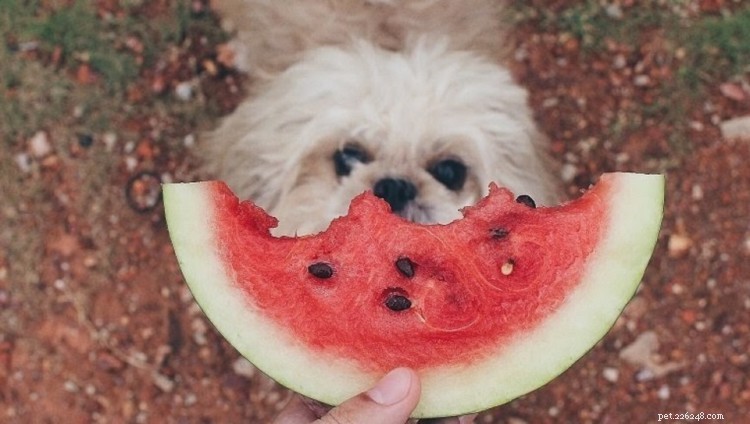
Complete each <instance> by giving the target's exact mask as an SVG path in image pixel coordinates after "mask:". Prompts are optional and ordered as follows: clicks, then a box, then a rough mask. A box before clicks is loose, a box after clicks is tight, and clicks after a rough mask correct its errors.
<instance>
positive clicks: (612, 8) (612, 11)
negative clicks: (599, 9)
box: [604, 3, 625, 19]
mask: <svg viewBox="0 0 750 424" xmlns="http://www.w3.org/2000/svg"><path fill="white" fill-rule="evenodd" d="M604 11H605V12H606V13H607V16H609V17H610V18H612V19H622V18H623V16H624V15H625V14H624V13H622V7H620V5H619V4H617V3H613V4H610V5H608V6H607V7H606V8H605V10H604Z"/></svg>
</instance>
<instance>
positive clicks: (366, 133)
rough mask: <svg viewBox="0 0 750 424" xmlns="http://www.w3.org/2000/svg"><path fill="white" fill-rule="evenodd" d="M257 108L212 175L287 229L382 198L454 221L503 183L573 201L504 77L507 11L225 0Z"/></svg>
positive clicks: (439, 1) (372, 1)
mask: <svg viewBox="0 0 750 424" xmlns="http://www.w3.org/2000/svg"><path fill="white" fill-rule="evenodd" d="M212 6H213V7H214V8H215V10H217V11H218V13H219V15H220V16H221V17H222V18H223V20H224V22H225V23H226V24H227V25H228V27H227V28H228V29H230V30H231V31H233V32H234V34H235V38H234V40H233V41H232V42H231V46H232V50H233V52H234V60H235V65H236V67H237V68H239V69H240V70H242V71H244V72H246V73H247V74H248V75H249V76H250V81H251V82H252V83H251V88H250V89H249V94H248V97H247V99H246V100H245V101H244V102H242V103H241V104H240V105H239V106H238V107H237V109H236V110H235V111H234V112H232V113H231V114H230V115H228V116H227V117H226V118H225V119H223V121H222V122H221V123H220V124H219V125H218V127H217V128H216V129H215V130H213V131H210V132H209V133H208V134H206V135H205V137H203V140H202V142H201V147H200V153H199V155H200V156H201V157H200V160H201V161H202V162H203V164H204V171H205V172H206V173H208V174H210V175H212V176H214V177H216V178H219V179H222V180H224V181H226V182H227V183H228V184H229V186H230V187H231V188H232V189H233V190H234V191H235V192H236V193H237V194H238V195H239V196H240V197H241V198H246V199H251V200H253V201H254V202H255V203H256V204H258V205H259V206H261V207H263V208H264V209H265V210H266V211H268V212H269V213H270V214H271V215H273V216H275V217H277V218H278V219H279V226H278V227H277V228H276V229H275V230H274V233H275V234H276V235H295V234H296V235H303V234H311V233H315V232H318V231H321V230H323V229H325V228H326V227H327V226H328V224H329V223H330V222H331V220H333V219H334V218H336V217H338V216H341V215H344V214H346V212H347V209H348V206H349V203H350V201H351V200H352V198H353V197H354V196H356V195H358V194H360V193H362V192H363V191H366V190H371V191H372V192H373V193H374V194H375V195H377V196H378V197H381V198H383V199H384V200H385V201H387V202H388V203H389V204H390V205H391V209H392V211H393V212H394V213H397V214H399V215H400V216H402V217H404V218H406V219H408V220H411V221H414V222H418V223H447V222H450V221H452V220H455V219H457V218H460V217H461V213H460V210H461V208H463V207H465V206H467V205H471V204H474V203H476V202H477V201H478V200H479V199H480V198H481V197H482V196H484V195H486V194H487V191H488V187H489V184H490V183H491V182H495V183H497V184H498V185H500V186H504V187H507V188H509V189H510V190H511V191H513V192H514V193H516V194H527V195H529V196H531V197H532V198H533V199H534V200H535V201H536V202H537V204H542V205H551V204H555V203H557V201H558V200H559V198H560V195H559V188H558V183H557V174H556V165H555V162H554V161H553V160H552V159H551V158H550V155H549V154H548V144H547V140H546V139H545V137H544V136H543V135H542V134H541V132H540V131H539V130H538V129H537V127H536V124H535V122H534V118H533V115H532V112H531V110H530V108H529V106H528V104H527V97H528V96H527V92H526V90H525V89H524V88H522V87H521V86H520V85H518V84H517V83H516V82H515V81H514V80H513V77H512V75H511V73H510V72H509V70H508V69H507V68H506V67H505V65H504V63H505V61H506V60H507V58H508V56H509V48H510V47H511V46H510V43H509V35H508V33H509V26H510V25H509V24H508V21H507V19H506V16H505V9H504V7H503V5H502V2H499V1H493V0H462V1H451V0H285V1H276V0H214V1H213V5H212Z"/></svg>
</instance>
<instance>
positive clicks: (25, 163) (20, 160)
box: [15, 153, 31, 174]
mask: <svg viewBox="0 0 750 424" xmlns="http://www.w3.org/2000/svg"><path fill="white" fill-rule="evenodd" d="M15 161H16V165H17V166H18V169H20V170H21V172H22V173H24V174H28V173H29V172H30V171H31V156H29V155H28V154H26V153H19V154H17V155H16V157H15Z"/></svg>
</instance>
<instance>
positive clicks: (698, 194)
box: [691, 184, 703, 200]
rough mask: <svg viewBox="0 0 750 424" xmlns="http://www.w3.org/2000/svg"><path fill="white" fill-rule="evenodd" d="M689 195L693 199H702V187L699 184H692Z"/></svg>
mask: <svg viewBox="0 0 750 424" xmlns="http://www.w3.org/2000/svg"><path fill="white" fill-rule="evenodd" d="M691 196H692V198H693V200H703V187H701V186H700V184H693V189H692V190H691Z"/></svg>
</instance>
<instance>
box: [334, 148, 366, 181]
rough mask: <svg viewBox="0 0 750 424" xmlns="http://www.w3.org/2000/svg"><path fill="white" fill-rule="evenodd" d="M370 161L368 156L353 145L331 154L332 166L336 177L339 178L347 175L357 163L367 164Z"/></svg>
mask: <svg viewBox="0 0 750 424" xmlns="http://www.w3.org/2000/svg"><path fill="white" fill-rule="evenodd" d="M370 160H371V159H370V155H368V154H367V152H366V151H365V150H364V149H362V148H361V147H359V146H356V145H353V144H347V145H346V146H344V147H342V148H341V149H339V150H336V153H334V154H333V166H334V167H335V169H336V175H338V176H340V177H343V176H345V175H349V173H350V172H352V168H353V167H354V165H356V164H357V163H367V162H370Z"/></svg>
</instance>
